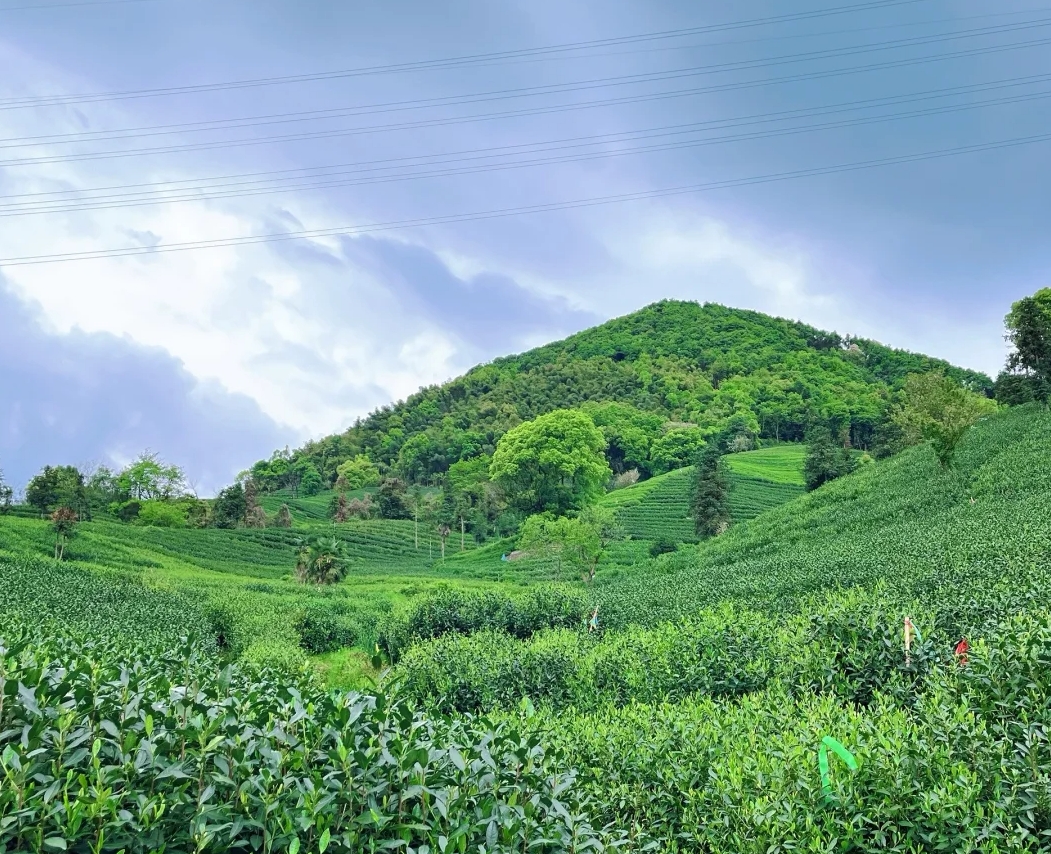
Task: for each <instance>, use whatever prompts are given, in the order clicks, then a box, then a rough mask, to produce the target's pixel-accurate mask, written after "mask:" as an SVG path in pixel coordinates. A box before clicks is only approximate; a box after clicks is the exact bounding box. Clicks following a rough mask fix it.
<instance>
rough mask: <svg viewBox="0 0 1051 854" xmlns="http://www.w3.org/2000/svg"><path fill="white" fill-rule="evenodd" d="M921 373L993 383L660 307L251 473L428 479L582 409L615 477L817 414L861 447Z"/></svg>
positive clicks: (721, 312)
mask: <svg viewBox="0 0 1051 854" xmlns="http://www.w3.org/2000/svg"><path fill="white" fill-rule="evenodd" d="M930 370H943V371H945V372H946V373H947V374H949V375H950V376H952V377H954V378H955V379H957V380H958V381H960V382H961V383H963V384H965V385H967V386H969V387H970V388H972V389H974V390H976V391H988V390H990V389H991V387H992V380H991V379H990V378H989V377H987V376H986V375H984V374H980V373H976V372H974V371H967V370H963V369H959V368H955V367H953V366H951V365H949V364H948V363H946V362H943V361H940V360H937V359H932V358H929V357H927V356H922V355H917V354H914V353H909V352H905V351H902V350H895V349H891V348H889V347H885V346H883V345H881V344H878V343H876V342H874V341H869V340H865V339H860V338H841V337H840V336H839V335H836V334H834V333H829V332H823V331H821V330H818V329H814V328H813V327H810V326H807V325H805V324H802V323H797V322H794V321H789V320H783V319H779V318H774V317H769V316H767V315H764V314H760V313H758V312H754V311H744V310H740V309H732V308H726V307H724V306H721V305H716V304H712V303H708V304H705V305H700V304H698V303H694V302H679V301H662V302H658V303H655V304H654V305H651V306H648V307H646V308H644V309H642V310H641V311H637V312H635V313H634V314H630V315H627V316H625V317H621V318H617V319H615V320H611V321H609V322H608V323H604V324H602V325H601V326H597V327H594V328H592V329H588V330H586V331H584V332H580V333H578V334H576V335H573V336H571V337H569V338H566V339H565V340H563V341H558V342H555V343H552V344H548V345H545V346H543V347H539V348H537V349H535V350H531V351H529V352H527V353H523V354H521V355H518V356H508V357H505V358H501V359H497V360H495V361H494V362H491V363H489V364H485V365H481V366H479V367H477V368H474V369H473V370H471V371H469V372H468V373H467V374H465V375H464V376H462V377H459V378H458V379H455V380H452V381H451V382H448V383H445V384H444V385H440V386H431V387H429V388H425V389H422V390H421V391H419V392H418V393H416V394H414V395H412V396H411V397H409V398H408V400H406V401H403V402H399V403H397V404H394V405H391V406H384V407H382V408H381V409H379V410H377V411H376V412H373V413H372V414H371V415H369V416H368V417H367V418H364V419H361V420H359V421H358V422H357V423H355V425H354V426H353V427H351V428H350V429H348V430H347V431H346V432H344V433H342V434H340V435H334V436H329V437H327V438H325V439H321V440H319V441H316V442H311V443H309V444H307V445H306V446H305V447H304V448H302V449H300V450H299V451H296V452H294V453H293V454H292V455H291V458H289V457H287V456H285V457H282V455H275V458H274V459H273V460H271V461H269V462H267V461H263V462H261V463H259V464H257V465H256V466H255V467H254V468H253V473H254V475H255V477H256V479H257V480H258V481H261V482H267V481H270V482H271V484H272V483H273V480H274V479H275V477H273V476H271V475H278V473H279V472H280V471H285V470H288V469H290V468H291V467H293V466H295V465H296V464H297V463H298V464H299V467H300V468H301V469H303V468H304V467H306V468H310V467H311V466H310V465H308V464H311V465H312V467H314V468H316V469H317V471H318V472H319V473H320V475H321V478H322V479H323V480H324V481H326V482H328V483H332V482H333V481H334V480H335V479H336V468H337V466H338V465H340V464H341V463H343V462H344V461H346V460H349V459H353V458H359V457H367V458H368V459H369V460H370V461H371V462H372V463H374V464H376V465H377V466H378V467H379V469H380V470H381V471H384V472H387V471H389V472H392V473H394V474H397V475H399V476H400V477H402V478H404V479H405V480H407V481H410V482H417V483H425V482H431V481H433V480H435V479H436V478H437V477H439V476H440V475H442V474H443V473H444V472H446V471H447V470H448V469H449V467H450V466H451V465H453V464H454V463H456V462H457V461H459V460H468V459H473V458H483V457H485V456H487V455H489V454H491V453H492V451H493V449H494V447H495V444H496V441H497V440H498V439H499V438H500V436H502V435H503V434H504V433H505V432H506V431H507V430H508V429H510V428H511V427H513V426H515V425H516V424H518V423H520V422H522V421H527V420H530V419H532V418H535V417H536V416H538V415H541V414H543V413H545V412H549V411H551V410H555V409H563V408H584V409H587V410H589V411H590V413H591V414H592V417H593V418H594V420H595V422H596V424H598V425H599V426H600V427H601V428H603V432H604V433H605V434H606V436H607V439H608V440H609V441H610V463H611V465H612V466H613V468H614V470H615V471H617V470H623V469H625V468H628V467H634V468H640V469H642V470H643V474H644V475H645V474H648V473H656V472H658V471H660V470H668V469H670V468H675V467H676V466H677V465H678V464H681V462H682V461H681V460H679V459H678V457H681V456H684V455H686V454H688V453H689V452H690V450H691V448H690V447H689V446H690V444H691V441H693V439H692V437H694V436H702V435H703V436H708V437H710V436H711V435H713V434H715V433H719V432H720V431H721V432H723V433H724V434H725V433H726V431H731V432H733V433H735V434H736V435H741V436H744V437H745V438H746V440H747V438H748V437H751V438H752V439H755V438H759V437H763V438H771V439H781V440H784V439H789V440H794V439H800V438H802V434H803V432H804V430H805V427H806V425H807V424H808V423H809V422H810V421H811V420H813V419H814V418H818V419H821V420H822V421H824V422H826V423H829V424H831V425H833V426H836V427H838V428H839V429H841V430H844V431H846V430H849V435H850V438H851V440H852V441H853V443H854V444H855V445H858V446H867V445H869V444H870V443H872V442H873V441H874V439H875V438H876V431H877V428H878V425H879V424H880V423H881V421H882V420H883V416H884V414H885V412H886V409H887V405H888V395H889V393H890V392H891V391H892V390H893V389H894V388H895V387H896V386H898V385H899V384H900V383H901V381H902V380H903V379H904V378H905V376H906V375H908V374H909V373H916V372H926V371H930ZM658 443H661V444H660V447H655V446H656V445H657V444H658ZM654 453H656V457H654ZM275 461H276V462H278V465H272V463H274V462H275Z"/></svg>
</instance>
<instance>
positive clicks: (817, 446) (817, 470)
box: [803, 424, 854, 490]
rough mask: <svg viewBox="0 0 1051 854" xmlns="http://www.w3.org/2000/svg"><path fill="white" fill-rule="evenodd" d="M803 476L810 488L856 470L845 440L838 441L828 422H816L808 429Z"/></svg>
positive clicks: (807, 486) (815, 487)
mask: <svg viewBox="0 0 1051 854" xmlns="http://www.w3.org/2000/svg"><path fill="white" fill-rule="evenodd" d="M806 439H807V449H806V459H805V460H804V461H803V477H804V479H805V480H806V488H807V489H808V490H814V489H817V488H818V487H819V486H823V485H824V484H826V483H828V482H829V481H833V480H835V479H836V478H839V477H843V475H845V474H850V473H851V472H852V471H854V458H853V457H852V456H851V454H850V449H849V448H847V447H845V445H844V443H843V441H838V442H837V441H836V439H835V438H834V437H833V435H832V430H831V429H830V428H829V427H828V425H826V424H815V425H813V426H812V427H811V428H810V429H809V430H808V431H807V437H806Z"/></svg>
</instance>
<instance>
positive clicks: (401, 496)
mask: <svg viewBox="0 0 1051 854" xmlns="http://www.w3.org/2000/svg"><path fill="white" fill-rule="evenodd" d="M376 507H377V509H378V510H379V514H380V517H381V518H383V519H408V518H410V516H411V515H412V514H411V513H410V511H409V507H408V496H407V491H406V489H405V483H404V482H403V481H401V480H399V479H398V478H396V477H388V478H387V479H386V480H384V481H383V483H381V484H380V488H379V490H378V491H377V492H376Z"/></svg>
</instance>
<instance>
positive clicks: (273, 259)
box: [0, 45, 464, 438]
mask: <svg viewBox="0 0 1051 854" xmlns="http://www.w3.org/2000/svg"><path fill="white" fill-rule="evenodd" d="M26 80H33V81H34V84H33V86H32V91H27V89H26V88H25V87H22V88H20V89H16V88H15V87H14V86H13V85H10V84H11V81H26ZM0 81H7V83H6V84H5V83H4V82H0V97H5V98H6V97H14V96H25V95H39V94H45V93H47V94H53V93H56V92H62V91H91V90H92V89H93V88H97V87H93V86H92V85H91V83H90V81H70V80H65V79H63V78H62V75H61V73H60V72H59V71H57V70H55V69H51V68H47V67H43V66H41V65H40V64H39V63H36V62H34V61H33V60H32V59H30V58H28V57H26V56H24V55H22V54H20V53H19V52H17V51H16V50H14V49H12V48H10V47H9V46H3V45H0ZM82 110H83V113H84V115H85V116H86V119H85V118H83V117H82V116H81V115H80V114H79V112H78V113H75V112H73V111H72V110H67V109H63V108H57V109H43V110H14V111H6V112H0V137H2V138H6V139H15V138H25V137H30V136H40V135H43V134H59V133H70V132H75V131H78V130H80V129H81V128H82V127H83V123H84V121H85V120H86V121H87V122H89V123H90V125H91V126H92V127H96V128H98V127H103V128H105V127H128V126H135V125H137V124H146V123H148V122H145V121H143V120H142V119H141V118H138V117H136V115H135V114H134V113H127V112H125V111H123V110H121V109H117V108H115V107H113V106H112V105H109V104H105V103H103V104H89V105H84V106H83V107H82ZM109 145H111V144H110V143H100V144H97V145H95V146H91V145H87V146H86V149H87V150H90V149H91V148H92V147H108V146H109ZM69 148H70V147H68V146H67V147H64V148H63V147H59V146H54V147H51V148H48V147H47V146H41V145H36V146H34V147H32V148H26V149H22V148H20V149H17V150H9V151H8V152H7V153H6V154H2V155H0V159H5V158H6V159H11V158H13V157H26V156H37V157H38V156H45V155H49V154H54V153H56V152H58V151H68V150H69ZM74 148H76V147H74ZM183 162H184V161H181V160H172V159H165V158H161V159H156V158H137V157H135V158H127V159H119V158H118V159H112V160H99V161H87V162H81V163H76V162H59V163H53V164H47V165H33V166H19V167H8V168H0V192H3V193H4V194H5V195H14V194H24V193H37V192H43V191H47V190H54V189H59V188H61V189H70V188H76V189H85V188H92V187H100V186H110V185H120V184H128V183H141V182H143V181H144V180H146V181H161V180H167V181H171V180H179V179H183V178H188V177H199V175H200V174H202V170H203V169H209V170H210V169H214V168H216V167H215V165H214V164H213V165H212V166H210V167H202V166H200V165H198V166H197V167H196V168H187V167H186V166H184V165H179V164H182V163H183ZM227 168H229V167H227ZM204 174H207V172H205V173H204ZM281 201H282V203H283V204H284V205H285V206H286V207H287V208H290V209H291V210H294V211H295V218H296V219H299V220H301V221H302V222H305V223H307V224H308V227H311V228H323V227H329V226H333V225H338V224H339V223H340V222H346V221H348V220H349V221H353V220H354V219H355V217H354V215H353V214H348V213H346V212H344V213H337V212H334V211H332V210H329V209H328V208H327V206H326V205H325V203H324V201H323V200H318V199H317V198H316V197H310V198H307V197H301V198H291V199H290V198H289V197H281ZM287 213H288V212H287V211H285V210H279V209H276V208H275V206H274V201H273V200H270V201H266V200H263V201H259V202H253V201H252V200H248V201H247V202H240V203H239V202H236V201H233V200H227V201H224V202H214V201H213V202H185V203H181V204H173V205H165V206H154V207H133V208H124V209H115V210H95V211H85V212H82V213H75V214H61V215H48V216H18V217H7V218H5V219H3V220H2V221H0V225H2V227H0V257H20V256H31V255H47V254H52V253H59V252H62V253H65V252H77V251H84V250H93V249H100V248H112V247H121V246H129V245H151V244H155V243H157V242H161V243H167V244H170V243H182V242H190V241H197V240H208V239H212V238H216V237H224V236H240V235H249V234H259V233H264V232H267V231H272V230H274V225H273V223H274V222H275V221H277V222H280V221H281V220H282V219H284V220H285V221H286V223H285V224H287ZM293 227H294V226H293ZM339 247H340V244H339V242H338V241H337V240H334V239H325V240H318V241H300V242H297V243H296V244H270V245H249V246H238V247H227V248H218V249H207V250H202V251H189V252H174V253H164V254H158V255H151V254H147V255H142V256H137V257H127V258H105V259H99V260H91V261H83V262H71V263H63V264H43V265H38V266H9V267H6V268H4V270H3V272H4V275H5V276H6V278H7V281H8V283H9V285H10V287H11V289H12V290H13V292H14V293H16V294H17V295H19V296H20V297H21V298H23V299H25V300H31V301H34V302H36V303H38V304H39V305H40V307H41V308H42V310H43V312H44V314H45V316H46V319H47V321H48V322H49V324H50V325H51V326H52V327H53V329H54V330H55V331H58V332H68V331H69V330H71V329H73V328H80V329H82V330H84V331H88V332H109V333H112V334H116V335H118V336H124V337H127V338H129V339H131V340H133V341H136V342H139V343H145V344H149V345H153V346H160V347H163V348H164V349H165V350H167V351H168V352H169V353H170V354H172V355H173V356H175V357H176V358H178V359H180V360H181V361H182V362H183V363H184V365H185V366H186V368H187V369H188V370H189V371H190V373H191V374H192V375H193V376H195V377H197V378H198V379H201V380H207V381H215V382H217V383H219V384H221V385H222V386H223V387H224V388H226V389H228V390H230V391H234V392H240V393H244V394H246V395H248V396H249V397H251V398H253V399H254V400H256V401H257V402H258V403H259V405H260V406H261V408H262V409H263V411H264V412H265V413H267V414H268V415H270V416H271V417H273V418H274V419H275V420H277V421H279V422H281V423H284V424H285V425H287V426H289V427H290V428H291V429H292V430H293V431H295V432H296V433H299V434H301V435H303V436H305V435H317V434H322V433H326V432H330V431H332V430H335V429H338V428H340V427H342V426H344V425H345V424H347V423H348V422H349V421H351V420H352V419H353V417H354V416H356V415H360V414H363V412H364V411H366V410H367V409H369V408H372V407H373V406H375V405H377V404H380V403H383V402H385V401H386V400H387V399H388V398H389V397H392V396H394V397H400V396H404V395H406V394H408V393H410V392H412V391H414V390H415V389H416V388H417V387H418V386H419V385H420V384H421V383H423V382H433V381H437V380H440V379H444V378H446V377H447V376H449V375H451V374H452V373H455V372H456V371H457V370H459V369H461V368H462V367H464V366H462V365H457V364H455V358H454V357H455V353H454V352H453V350H452V348H451V345H450V343H449V341H448V339H447V338H446V337H444V336H443V335H442V334H441V333H440V332H439V331H436V330H428V329H427V328H426V324H423V323H421V322H418V321H417V320H414V319H413V318H406V317H399V307H398V306H397V305H395V304H394V303H393V302H392V300H391V299H390V298H389V296H388V295H387V294H386V292H385V290H384V288H383V283H382V282H378V281H376V280H374V279H373V278H372V277H371V276H370V275H369V273H368V272H367V271H363V270H360V269H355V268H354V267H353V266H351V265H349V264H347V263H346V262H345V259H343V258H342V256H341V253H340V248H339ZM333 261H335V262H336V263H333ZM394 320H398V321H400V322H398V323H392V321H394ZM392 333H393V334H392ZM292 438H294V437H292Z"/></svg>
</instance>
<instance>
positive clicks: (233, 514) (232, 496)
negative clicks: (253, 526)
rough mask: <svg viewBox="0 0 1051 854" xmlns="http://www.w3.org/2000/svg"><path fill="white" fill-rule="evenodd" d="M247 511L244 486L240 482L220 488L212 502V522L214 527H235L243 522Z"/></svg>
mask: <svg viewBox="0 0 1051 854" xmlns="http://www.w3.org/2000/svg"><path fill="white" fill-rule="evenodd" d="M247 512H248V502H247V500H246V499H245V491H244V487H243V486H242V485H241V484H240V483H235V484H234V485H233V486H228V487H227V488H226V489H224V490H222V491H221V492H220V493H219V494H218V495H217V496H216V497H215V501H214V502H213V503H212V524H213V525H215V527H216V528H236V527H238V526H240V525H242V524H244V519H245V514H246V513H247Z"/></svg>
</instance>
